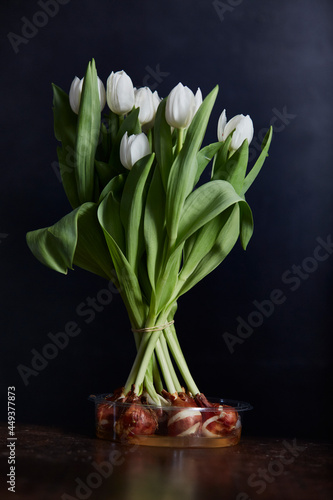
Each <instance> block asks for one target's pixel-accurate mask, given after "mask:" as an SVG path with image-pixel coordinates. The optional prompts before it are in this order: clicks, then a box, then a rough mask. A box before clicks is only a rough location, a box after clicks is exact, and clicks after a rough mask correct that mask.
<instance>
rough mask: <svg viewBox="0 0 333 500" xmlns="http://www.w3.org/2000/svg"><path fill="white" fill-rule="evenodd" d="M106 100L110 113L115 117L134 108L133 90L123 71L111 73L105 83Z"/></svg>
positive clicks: (130, 81)
mask: <svg viewBox="0 0 333 500" xmlns="http://www.w3.org/2000/svg"><path fill="white" fill-rule="evenodd" d="M106 99H107V103H108V106H109V108H110V109H111V111H113V112H114V113H116V114H117V115H125V114H126V113H129V112H130V111H131V109H132V108H133V106H134V88H133V83H132V80H131V79H130V77H129V76H128V75H127V74H126V73H125V71H117V72H116V73H114V72H113V71H112V73H111V75H110V76H109V78H108V79H107V82H106Z"/></svg>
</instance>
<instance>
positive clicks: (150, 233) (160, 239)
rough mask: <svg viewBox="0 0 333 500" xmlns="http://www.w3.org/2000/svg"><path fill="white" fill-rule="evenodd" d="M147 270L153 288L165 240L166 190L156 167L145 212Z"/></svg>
mask: <svg viewBox="0 0 333 500" xmlns="http://www.w3.org/2000/svg"><path fill="white" fill-rule="evenodd" d="M144 237H145V243H146V252H147V271H148V276H149V280H150V283H151V286H152V288H153V290H155V285H156V277H157V275H158V272H159V270H160V268H161V264H162V257H163V247H164V240H165V192H164V188H163V182H162V177H161V171H160V169H159V168H158V167H155V170H154V174H153V177H152V181H151V183H150V188H149V191H148V195H147V201H146V206H145V213H144Z"/></svg>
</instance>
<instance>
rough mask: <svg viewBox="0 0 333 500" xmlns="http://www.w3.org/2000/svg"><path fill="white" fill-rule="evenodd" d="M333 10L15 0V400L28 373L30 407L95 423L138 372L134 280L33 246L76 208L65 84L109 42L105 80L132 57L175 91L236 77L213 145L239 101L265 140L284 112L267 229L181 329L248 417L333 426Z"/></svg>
mask: <svg viewBox="0 0 333 500" xmlns="http://www.w3.org/2000/svg"><path fill="white" fill-rule="evenodd" d="M51 4H52V5H51ZM332 14H333V4H332V2H331V1H330V0H326V1H325V0H318V1H317V2H313V1H311V0H294V1H293V2H289V1H286V0H283V1H280V2H276V1H274V0H265V1H259V0H252V1H242V0H239V1H235V0H226V1H220V2H216V1H215V2H214V1H213V2H212V1H204V0H196V1H194V0H192V1H190V0H182V1H181V2H180V1H177V0H169V1H168V2H155V1H152V0H151V1H145V0H143V1H140V2H138V1H137V0H136V1H123V2H116V1H106V0H100V1H98V2H92V1H88V0H80V1H77V0H62V1H60V0H57V2H56V1H55V0H52V1H51V2H46V1H44V2H43V0H42V1H41V2H37V1H29V2H27V1H22V0H17V1H15V0H11V1H6V2H2V7H1V47H2V57H1V63H2V69H1V94H0V96H1V113H0V120H1V139H2V149H1V150H2V154H1V156H2V157H1V183H0V189H1V196H0V203H1V219H0V236H1V239H0V265H1V294H2V295H1V306H2V307H1V346H2V347H1V371H2V376H1V392H2V394H3V395H4V397H3V398H2V400H3V401H4V400H5V393H6V390H7V386H16V392H17V410H18V414H17V418H18V419H19V420H20V421H21V422H34V423H43V424H57V425H64V426H65V425H66V426H68V427H71V428H75V427H76V426H78V427H79V428H80V429H81V430H86V431H88V430H89V429H90V430H91V429H92V417H93V408H92V407H91V406H90V405H89V403H87V401H86V397H87V395H89V394H90V393H91V392H105V391H111V390H113V389H114V388H115V387H117V386H119V385H121V384H122V383H123V382H124V380H125V377H126V375H127V373H128V371H129V369H130V366H131V362H132V359H133V356H134V352H135V351H134V342H133V341H132V335H131V332H130V330H129V325H128V322H127V318H126V314H125V311H124V308H123V306H122V303H121V300H120V298H119V296H118V295H117V294H115V293H114V292H112V294H106V293H105V292H103V291H101V290H103V289H105V288H107V285H108V284H107V283H105V282H104V281H103V280H102V279H100V278H98V277H96V276H93V275H89V274H88V273H86V272H84V271H81V270H79V269H77V270H75V271H74V272H70V273H69V275H68V276H63V275H60V274H57V273H55V272H53V271H51V270H49V269H47V268H45V267H43V266H42V265H41V264H39V262H37V261H36V260H35V259H34V258H33V256H32V255H31V254H30V252H29V250H28V248H27V246H26V244H25V233H26V232H27V231H28V230H31V229H35V228H39V227H44V226H48V225H51V224H52V223H54V222H55V221H57V220H58V219H59V218H61V217H62V216H63V215H64V214H66V213H67V212H68V211H69V204H68V202H67V200H66V198H65V195H64V193H63V192H62V186H61V183H60V182H59V177H58V172H57V166H56V160H57V158H56V140H55V139H54V135H53V123H52V111H51V106H52V92H51V82H54V83H57V84H58V85H59V86H60V87H62V88H64V89H66V90H67V91H68V89H69V86H70V83H71V81H72V79H73V78H74V76H75V75H77V76H80V77H82V76H83V74H84V71H85V68H86V65H87V63H88V61H89V60H90V59H91V58H92V57H94V58H95V59H96V63H97V68H98V72H99V76H100V77H101V78H102V79H103V80H104V82H105V81H106V78H107V77H108V75H109V73H110V72H111V71H112V70H114V71H117V70H120V69H125V70H126V72H127V73H129V74H130V75H131V77H132V80H133V82H134V84H135V85H136V86H141V85H143V84H148V85H150V86H151V87H152V88H153V89H156V90H158V92H159V94H160V95H161V96H166V95H167V94H168V93H169V91H170V90H171V88H172V87H173V86H174V85H176V84H177V83H178V82H179V81H181V82H182V83H183V84H186V85H188V86H189V87H190V88H192V89H193V90H194V91H195V90H196V88H197V87H198V86H200V87H201V89H202V92H203V94H204V95H206V94H207V93H208V92H209V91H210V90H211V89H212V88H213V87H214V86H215V85H216V84H219V85H220V93H219V96H218V99H217V104H216V106H215V109H214V112H213V115H212V118H211V121H210V124H209V128H208V132H207V137H206V142H207V143H208V142H212V141H215V140H216V122H217V119H218V116H219V114H220V112H221V111H222V109H223V108H226V109H227V113H228V117H229V118H231V117H232V116H233V115H235V114H238V113H244V114H250V116H251V117H252V119H253V122H254V125H255V140H254V141H253V143H252V145H251V155H252V156H255V154H257V153H258V144H259V142H260V138H262V134H263V131H264V130H265V128H267V127H268V125H269V124H272V125H273V127H274V132H275V133H274V138H273V142H272V147H271V152H270V157H269V158H268V159H267V162H266V164H265V167H264V170H263V171H262V173H261V175H260V178H259V179H258V180H257V182H256V183H255V185H254V186H253V187H252V189H251V191H250V192H249V195H248V201H249V203H250V205H251V207H252V209H253V212H254V217H255V232H254V236H253V240H252V241H251V242H250V245H249V247H248V250H247V251H246V252H243V251H242V250H241V248H240V245H238V246H237V248H235V249H234V251H233V252H232V254H231V255H230V256H229V257H228V259H227V260H226V261H225V262H224V264H223V265H222V266H221V267H220V268H219V269H218V270H216V271H215V272H214V273H213V274H211V275H210V276H209V277H207V278H206V279H205V280H204V281H203V282H202V283H201V284H199V285H198V286H197V287H196V288H195V289H194V290H193V291H191V292H190V293H189V294H188V296H185V297H184V298H183V299H181V300H180V303H179V312H178V313H177V315H176V320H177V331H178V332H179V336H180V340H181V342H182V344H183V346H184V351H185V354H186V356H187V359H188V361H189V365H190V368H191V371H192V372H193V374H194V376H195V378H196V380H197V383H198V385H199V387H200V388H201V390H202V391H203V392H205V393H207V394H208V395H216V396H219V395H220V396H224V397H229V398H233V399H240V400H245V401H250V402H251V403H252V404H253V405H254V407H255V411H253V412H252V413H251V414H249V416H248V420H247V421H248V426H247V432H248V433H252V434H259V433H261V434H270V435H279V436H283V437H288V436H290V437H293V438H294V437H298V436H310V437H311V436H319V437H324V436H325V435H326V434H327V432H328V428H329V426H330V422H331V415H330V414H329V409H330V393H331V390H330V387H329V384H328V380H329V362H330V348H331V335H332V287H333V285H332V277H333V255H332V253H333V249H332V244H331V241H332V240H331V235H332V237H333V228H332V222H333V215H332V213H333V211H332V208H333V207H332V182H333V168H332V131H333V130H332V118H331V114H332V88H333V85H332V83H333V81H332V75H333V71H332V29H331V27H332V20H333V19H332V18H333V16H332ZM89 298H90V299H89ZM111 298H112V300H111ZM92 300H96V302H95V304H97V306H95V310H93V309H92V311H91V312H90V314H89V315H88V314H87V315H84V316H83V315H82V311H84V310H85V309H86V308H87V307H89V308H90V309H91V306H88V302H92ZM274 302H275V303H274ZM96 309H98V310H96ZM80 311H81V313H80ZM88 320H89V321H88ZM75 325H77V326H75ZM239 325H242V326H239ZM65 329H67V331H68V332H72V333H74V334H76V335H75V336H72V337H70V340H69V342H68V345H67V346H63V347H64V348H63V349H60V348H59V352H58V353H57V354H56V353H55V351H54V350H53V351H52V350H50V351H49V356H52V355H54V358H53V359H49V361H48V363H47V365H46V364H45V366H43V364H42V361H39V363H40V365H39V366H38V367H37V368H38V370H35V373H34V374H31V375H30V376H29V377H26V380H25V383H24V380H23V378H22V377H21V376H20V374H19V372H18V366H19V365H24V366H26V367H30V368H31V367H32V365H31V362H32V358H33V356H34V355H35V354H36V352H39V353H40V352H42V351H43V349H45V346H46V345H47V344H49V343H50V342H51V340H52V338H54V337H52V334H53V335H54V334H56V333H58V332H63V331H64V330H65ZM237 330H238V331H237ZM226 332H227V333H228V334H230V335H226ZM49 334H51V335H49ZM226 339H229V343H227V342H226ZM237 339H238V340H237ZM32 350H35V351H33V352H32ZM35 368H36V366H35ZM2 409H5V408H4V407H3V408H2Z"/></svg>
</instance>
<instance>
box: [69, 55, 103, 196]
mask: <svg viewBox="0 0 333 500" xmlns="http://www.w3.org/2000/svg"><path fill="white" fill-rule="evenodd" d="M100 126H101V111H100V102H99V92H98V80H97V71H96V67H95V61H94V60H92V61H91V63H89V64H88V67H87V71H86V74H85V77H84V83H83V89H82V95H81V102H80V111H79V119H78V128H77V137H76V146H75V163H76V168H75V174H76V183H77V188H78V195H79V199H80V201H81V203H84V202H86V201H93V200H94V198H95V196H94V194H95V188H94V183H95V179H94V162H95V153H96V148H97V145H98V141H99V134H100Z"/></svg>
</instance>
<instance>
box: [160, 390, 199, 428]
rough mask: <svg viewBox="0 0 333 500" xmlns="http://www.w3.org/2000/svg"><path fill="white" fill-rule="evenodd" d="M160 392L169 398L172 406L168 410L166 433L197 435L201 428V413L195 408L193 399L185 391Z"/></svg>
mask: <svg viewBox="0 0 333 500" xmlns="http://www.w3.org/2000/svg"><path fill="white" fill-rule="evenodd" d="M162 394H163V396H164V397H165V398H167V399H169V401H170V402H171V404H172V407H173V408H172V410H171V411H170V412H169V418H168V435H169V436H174V437H175V436H177V437H185V436H197V435H199V434H200V430H201V413H200V411H199V410H196V409H195V407H196V406H197V405H196V403H195V401H194V399H193V398H192V397H190V396H188V395H187V394H186V393H185V392H179V393H178V394H170V393H167V392H166V391H162ZM175 407H176V408H179V410H175V409H174V408H175ZM193 407H194V408H193Z"/></svg>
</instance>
